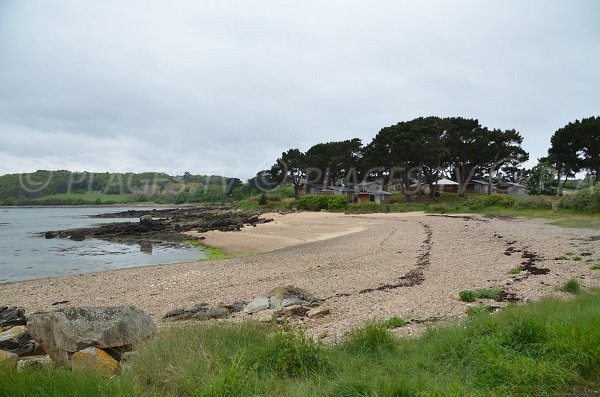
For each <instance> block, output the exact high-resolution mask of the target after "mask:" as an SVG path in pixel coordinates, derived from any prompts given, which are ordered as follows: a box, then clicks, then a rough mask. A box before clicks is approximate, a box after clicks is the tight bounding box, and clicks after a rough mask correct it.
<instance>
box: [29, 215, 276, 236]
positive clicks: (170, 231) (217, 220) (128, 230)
mask: <svg viewBox="0 0 600 397" xmlns="http://www.w3.org/2000/svg"><path fill="white" fill-rule="evenodd" d="M260 214H261V213H260V212H256V211H245V210H233V209H229V208H215V207H210V208H209V207H199V208H175V209H161V210H157V209H154V210H151V211H141V210H129V211H123V212H117V213H107V214H102V215H96V216H94V217H95V218H133V219H135V221H134V222H119V223H109V224H105V225H98V226H94V227H89V228H80V229H69V230H58V231H52V230H51V231H46V232H43V233H40V235H41V236H43V237H45V238H56V237H58V238H68V239H71V240H77V241H80V240H84V239H85V238H99V239H103V240H109V241H116V242H141V241H148V240H151V241H162V242H181V241H183V240H188V239H190V236H189V235H187V234H185V233H186V232H190V231H196V232H207V231H209V230H220V231H235V230H240V229H241V228H243V227H244V226H245V225H256V224H259V223H266V222H269V221H271V219H265V218H260Z"/></svg>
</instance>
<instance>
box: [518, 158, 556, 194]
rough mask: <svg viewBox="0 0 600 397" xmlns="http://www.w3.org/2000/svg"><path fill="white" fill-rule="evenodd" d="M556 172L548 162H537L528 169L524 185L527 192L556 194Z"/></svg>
mask: <svg viewBox="0 0 600 397" xmlns="http://www.w3.org/2000/svg"><path fill="white" fill-rule="evenodd" d="M556 185H557V180H556V173H555V172H554V168H553V167H552V166H551V165H550V164H548V163H543V162H542V163H539V164H538V165H536V166H535V167H533V168H532V169H531V170H530V171H529V177H528V178H527V182H526V183H525V186H527V190H529V194H534V195H539V194H545V195H555V194H556Z"/></svg>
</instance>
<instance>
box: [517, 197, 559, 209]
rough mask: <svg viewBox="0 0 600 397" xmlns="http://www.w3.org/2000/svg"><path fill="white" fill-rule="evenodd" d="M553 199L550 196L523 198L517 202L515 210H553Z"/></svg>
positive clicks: (519, 198)
mask: <svg viewBox="0 0 600 397" xmlns="http://www.w3.org/2000/svg"><path fill="white" fill-rule="evenodd" d="M552 203H553V201H552V199H551V198H550V197H548V196H523V197H518V198H517V199H516V200H515V204H514V208H516V209H531V210H546V209H548V210H551V209H552Z"/></svg>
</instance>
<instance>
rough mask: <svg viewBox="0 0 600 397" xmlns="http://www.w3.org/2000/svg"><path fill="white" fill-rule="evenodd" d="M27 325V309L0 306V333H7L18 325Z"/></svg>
mask: <svg viewBox="0 0 600 397" xmlns="http://www.w3.org/2000/svg"><path fill="white" fill-rule="evenodd" d="M25 324H27V318H26V317H25V309H22V308H20V307H7V306H0V332H2V331H6V330H8V329H10V328H12V327H14V326H16V325H25Z"/></svg>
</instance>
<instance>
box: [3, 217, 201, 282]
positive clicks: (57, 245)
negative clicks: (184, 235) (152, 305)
mask: <svg viewBox="0 0 600 397" xmlns="http://www.w3.org/2000/svg"><path fill="white" fill-rule="evenodd" d="M125 209H129V208H124V209H121V208H116V209H115V208H110V209H107V208H10V209H2V211H0V283H1V282H9V281H19V280H27V279H34V278H42V277H51V276H61V275H65V274H79V273H89V272H96V271H103V270H111V269H119V268H127V267H136V266H144V265H154V264H162V263H175V262H184V261H195V260H199V259H203V258H205V257H206V256H205V254H204V251H203V250H202V249H201V248H198V247H190V246H184V245H179V244H172V243H168V244H163V243H157V242H151V241H147V242H143V243H141V244H135V243H132V244H120V243H112V242H107V241H103V240H97V239H85V240H83V241H73V240H66V239H45V238H43V237H37V236H36V235H35V233H39V232H43V231H47V230H60V229H70V228H78V227H86V226H89V225H93V224H99V223H109V222H123V221H131V220H128V219H96V218H89V217H88V216H89V215H92V214H100V213H104V212H107V211H111V212H112V211H121V210H125ZM136 221H137V220H136Z"/></svg>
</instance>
